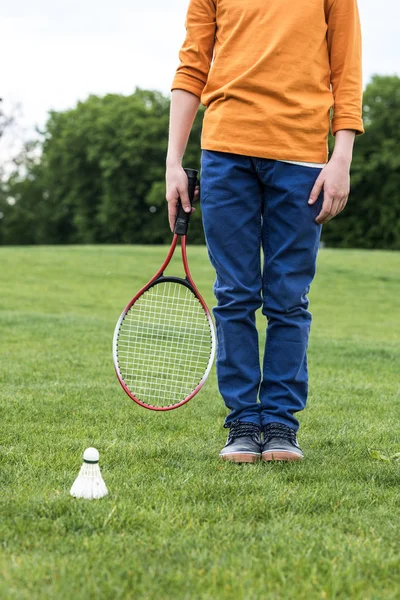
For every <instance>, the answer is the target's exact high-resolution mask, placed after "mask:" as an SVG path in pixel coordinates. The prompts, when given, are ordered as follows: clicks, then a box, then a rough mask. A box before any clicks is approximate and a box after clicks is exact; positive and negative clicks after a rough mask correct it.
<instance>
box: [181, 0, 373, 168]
mask: <svg viewBox="0 0 400 600" xmlns="http://www.w3.org/2000/svg"><path fill="white" fill-rule="evenodd" d="M185 27H186V39H185V41H184V43H183V45H182V47H181V50H180V53H179V58H180V64H179V67H178V69H177V71H176V73H175V77H174V79H173V82H172V86H171V90H174V89H183V90H186V91H188V92H191V93H193V94H195V95H197V96H198V97H199V98H200V100H201V103H202V104H203V105H204V106H206V111H205V115H204V121H203V130H202V135H201V148H202V149H207V150H217V151H221V152H232V153H236V154H243V155H247V156H254V157H260V158H271V159H277V160H288V161H305V162H316V163H325V162H326V161H327V158H328V133H329V129H331V132H332V134H333V135H335V134H336V132H337V131H338V130H340V129H352V130H355V132H356V135H360V134H362V133H364V128H363V121H362V50H361V26H360V18H359V11H358V6H357V0H301V2H300V1H299V0H190V3H189V8H188V11H187V16H186V21H185ZM331 108H332V109H333V117H332V119H331Z"/></svg>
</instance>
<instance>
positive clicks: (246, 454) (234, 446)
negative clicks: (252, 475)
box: [219, 421, 261, 463]
mask: <svg viewBox="0 0 400 600" xmlns="http://www.w3.org/2000/svg"><path fill="white" fill-rule="evenodd" d="M219 455H220V457H221V458H223V459H224V460H231V461H233V462H237V463H253V462H256V461H257V460H259V459H260V458H261V427H259V426H258V425H256V424H255V423H247V422H245V421H234V422H233V423H231V424H230V425H229V435H228V440H227V442H226V444H225V446H224V447H223V448H222V450H221V452H220V453H219Z"/></svg>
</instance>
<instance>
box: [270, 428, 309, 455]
mask: <svg viewBox="0 0 400 600" xmlns="http://www.w3.org/2000/svg"><path fill="white" fill-rule="evenodd" d="M263 434H264V443H263V447H262V459H263V460H266V461H269V460H301V459H302V458H304V454H303V452H302V451H301V448H300V446H299V445H298V443H297V438H296V431H295V430H294V429H292V428H291V427H288V426H287V425H283V424H282V423H268V425H264V427H263Z"/></svg>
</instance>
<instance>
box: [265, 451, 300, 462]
mask: <svg viewBox="0 0 400 600" xmlns="http://www.w3.org/2000/svg"><path fill="white" fill-rule="evenodd" d="M303 458H304V456H302V455H301V454H297V453H296V452H290V451H288V450H275V451H273V450H269V451H268V452H263V453H262V459H263V460H264V461H265V462H269V461H272V460H303Z"/></svg>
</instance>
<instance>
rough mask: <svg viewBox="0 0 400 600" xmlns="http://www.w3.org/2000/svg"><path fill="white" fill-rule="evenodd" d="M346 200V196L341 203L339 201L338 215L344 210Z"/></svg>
mask: <svg viewBox="0 0 400 600" xmlns="http://www.w3.org/2000/svg"><path fill="white" fill-rule="evenodd" d="M347 199H348V196H344V197H343V198H342V199H341V201H340V205H339V210H338V214H339V213H341V212H342V211H343V210H344V209H345V208H346V204H347Z"/></svg>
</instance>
